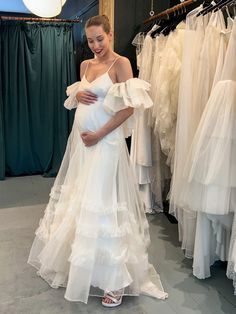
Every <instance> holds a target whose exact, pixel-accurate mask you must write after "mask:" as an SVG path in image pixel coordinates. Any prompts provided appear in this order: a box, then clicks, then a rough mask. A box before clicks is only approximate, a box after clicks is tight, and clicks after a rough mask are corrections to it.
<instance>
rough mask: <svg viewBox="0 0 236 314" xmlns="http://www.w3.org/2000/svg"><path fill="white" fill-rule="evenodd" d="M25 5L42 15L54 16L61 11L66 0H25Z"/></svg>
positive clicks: (36, 13)
mask: <svg viewBox="0 0 236 314" xmlns="http://www.w3.org/2000/svg"><path fill="white" fill-rule="evenodd" d="M23 2H24V4H25V6H26V7H27V8H28V9H29V10H30V11H31V12H32V13H33V14H35V15H38V16H40V17H54V16H57V15H58V14H60V13H61V9H62V6H63V5H64V4H65V2H66V0H23Z"/></svg>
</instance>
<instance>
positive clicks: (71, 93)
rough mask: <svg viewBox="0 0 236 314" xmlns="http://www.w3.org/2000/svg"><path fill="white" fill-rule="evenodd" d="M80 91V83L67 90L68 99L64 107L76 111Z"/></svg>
mask: <svg viewBox="0 0 236 314" xmlns="http://www.w3.org/2000/svg"><path fill="white" fill-rule="evenodd" d="M79 90H80V82H75V83H74V84H72V85H70V86H68V87H67V89H66V95H67V96H68V98H67V99H66V100H65V102H64V107H65V108H66V109H68V110H71V109H74V108H76V107H77V106H78V101H77V99H76V94H77V93H78V91H79Z"/></svg>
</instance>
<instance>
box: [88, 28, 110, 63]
mask: <svg viewBox="0 0 236 314" xmlns="http://www.w3.org/2000/svg"><path fill="white" fill-rule="evenodd" d="M85 32H86V37H87V40H88V46H89V48H90V49H91V50H92V52H93V53H94V54H95V55H96V56H97V57H98V58H99V57H100V58H101V57H103V56H104V55H105V54H106V52H107V51H108V50H109V49H110V42H111V38H112V33H111V32H110V33H109V34H107V33H106V32H105V31H104V29H103V26H102V25H99V26H89V27H88V28H86V30H85Z"/></svg>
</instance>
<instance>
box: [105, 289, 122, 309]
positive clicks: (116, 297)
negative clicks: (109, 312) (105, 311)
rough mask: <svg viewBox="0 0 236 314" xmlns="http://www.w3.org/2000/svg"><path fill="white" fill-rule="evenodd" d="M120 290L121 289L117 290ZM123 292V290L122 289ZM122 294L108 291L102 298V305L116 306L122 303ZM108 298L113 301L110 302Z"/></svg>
mask: <svg viewBox="0 0 236 314" xmlns="http://www.w3.org/2000/svg"><path fill="white" fill-rule="evenodd" d="M117 292H120V291H117ZM122 292H123V290H122ZM122 297H123V295H122V294H120V293H119V294H115V293H114V292H107V293H106V294H105V295H104V297H103V298H102V305H103V306H105V307H116V306H119V305H121V303H122ZM106 300H110V301H111V302H110V303H108V302H106Z"/></svg>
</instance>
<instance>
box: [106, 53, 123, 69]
mask: <svg viewBox="0 0 236 314" xmlns="http://www.w3.org/2000/svg"><path fill="white" fill-rule="evenodd" d="M119 58H120V56H119V57H117V58H115V60H114V61H113V62H112V64H111V65H110V66H109V69H108V70H107V72H109V71H110V69H111V68H112V67H113V65H114V64H115V63H116V61H117V60H118V59H119Z"/></svg>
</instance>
